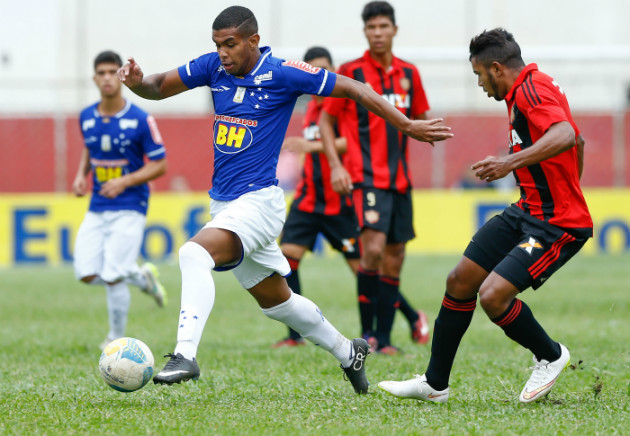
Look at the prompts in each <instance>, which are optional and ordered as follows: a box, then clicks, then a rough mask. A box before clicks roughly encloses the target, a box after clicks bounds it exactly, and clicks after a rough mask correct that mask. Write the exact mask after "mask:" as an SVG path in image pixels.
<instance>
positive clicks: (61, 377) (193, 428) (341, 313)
mask: <svg viewBox="0 0 630 436" xmlns="http://www.w3.org/2000/svg"><path fill="white" fill-rule="evenodd" d="M629 260H630V259H629V257H628V256H627V255H626V256H621V255H610V256H599V257H589V256H581V255H578V256H577V257H576V258H575V259H574V260H572V261H571V262H569V264H568V265H566V266H565V267H564V268H563V269H562V270H561V271H559V272H558V273H557V274H556V275H555V276H554V277H553V278H552V279H551V280H549V282H548V283H546V284H545V286H544V287H543V288H542V289H540V290H539V291H536V292H534V291H532V290H528V291H527V292H526V293H525V294H524V295H523V299H524V300H525V301H526V302H527V304H528V305H530V307H531V308H532V310H533V311H534V314H535V315H536V317H537V319H538V320H539V321H540V322H541V324H543V326H545V328H546V329H547V330H548V332H549V333H550V334H551V336H552V337H553V338H555V339H557V340H559V341H561V342H563V343H564V344H566V345H567V346H568V347H569V349H570V350H571V355H572V366H571V367H570V368H569V369H568V370H567V371H566V372H565V373H564V374H563V375H562V376H561V378H560V381H559V382H558V384H557V385H556V387H555V388H554V390H553V391H552V393H551V394H550V395H549V397H548V398H547V399H545V400H544V401H542V402H540V403H535V404H530V405H521V404H520V403H519V402H518V394H519V392H520V390H521V388H522V386H523V384H524V383H525V381H526V380H527V378H528V377H529V374H530V370H529V369H528V367H529V366H531V364H532V361H531V354H530V353H529V352H527V351H526V350H523V349H521V348H520V347H519V346H518V345H516V344H515V343H513V342H511V341H510V340H509V339H507V338H506V337H505V336H504V335H503V332H502V331H501V330H500V329H499V328H498V327H496V326H494V325H493V324H492V323H491V322H490V321H489V320H488V319H487V318H486V316H485V314H484V313H483V311H482V310H481V308H480V307H478V308H477V313H476V314H475V318H474V319H473V323H472V326H471V328H470V329H469V331H468V333H467V334H466V336H465V337H464V340H463V343H462V346H461V348H460V350H459V353H458V358H457V360H456V361H455V367H454V371H453V375H452V378H451V397H450V400H449V402H448V403H447V404H445V405H434V404H426V403H421V402H417V401H413V400H399V399H396V398H394V397H391V396H389V395H387V394H386V393H384V392H383V391H380V390H379V389H378V388H377V387H376V383H377V382H378V381H380V380H383V379H392V378H393V379H402V378H409V377H411V376H412V375H413V374H415V373H422V372H424V370H425V368H426V364H427V361H428V357H429V350H430V347H429V346H419V345H414V344H412V343H411V340H410V338H409V329H408V326H407V323H406V321H405V320H404V318H403V317H402V316H401V315H397V316H398V317H397V319H396V324H395V326H394V334H393V339H394V343H395V344H397V345H399V346H400V347H401V348H402V349H403V351H404V354H403V355H402V356H397V357H390V356H380V355H371V356H370V357H369V358H368V360H367V369H368V377H369V379H370V381H371V383H372V387H371V388H370V390H371V392H370V394H369V395H366V396H357V395H355V394H354V392H353V390H352V387H351V386H350V383H348V382H345V381H344V380H343V378H342V373H341V370H340V369H339V366H338V364H337V362H336V360H335V359H334V358H333V357H332V356H330V355H328V354H327V353H325V352H323V351H322V350H320V349H318V348H317V347H315V346H313V345H311V344H309V345H307V346H305V347H299V348H298V349H279V350H277V349H272V348H271V347H270V345H271V344H272V343H273V342H275V341H276V340H278V339H280V338H281V337H282V336H284V335H285V334H286V330H285V327H284V326H283V325H281V324H278V323H277V322H275V321H271V320H269V319H267V318H266V317H265V316H264V315H262V313H261V312H260V310H259V309H258V307H257V306H256V304H255V302H254V300H253V299H252V298H251V297H250V296H249V295H248V294H247V292H246V291H244V290H242V289H240V288H239V286H238V284H237V282H236V281H235V279H234V278H233V276H232V275H231V273H219V274H215V280H216V282H217V298H216V302H215V306H214V310H213V313H212V315H211V316H210V320H209V321H208V324H207V325H206V330H205V335H204V338H203V340H202V343H201V347H200V349H199V354H198V361H199V364H200V367H201V378H200V380H199V381H198V382H197V383H192V382H191V383H187V384H183V385H180V386H171V387H165V386H155V385H153V384H149V385H147V386H146V387H145V388H143V389H142V390H140V391H137V392H134V393H131V394H123V393H119V392H116V391H114V390H112V389H110V388H109V387H107V386H106V385H105V384H104V383H103V382H102V380H101V378H100V376H99V374H98V358H99V356H100V350H99V348H98V345H99V343H100V342H101V341H102V340H103V339H104V337H105V334H106V332H107V317H106V309H105V291H104V290H103V288H99V287H88V286H85V285H82V284H79V283H77V282H75V281H74V278H73V274H72V270H71V268H69V267H60V268H36V267H23V268H15V269H11V270H0V290H1V295H2V302H1V303H0V319H1V321H0V337H1V339H0V344H1V346H0V350H1V357H2V358H1V359H0V435H18V434H19V435H21V434H24V435H69V434H85V435H209V434H216V435H432V434H436V435H447V434H449V435H451V434H452V435H461V434H469V435H486V434H491V435H578V434H580V435H587V434H588V435H618V434H630V384H629V380H630V369H629V364H630V262H629ZM456 261H457V257H424V256H423V257H420V256H417V257H409V258H408V259H407V261H406V264H405V268H404V274H403V278H402V283H403V292H404V293H405V294H406V296H407V297H408V299H409V300H410V301H411V302H412V303H413V304H415V305H416V306H417V307H422V308H423V309H424V310H426V312H427V313H428V315H429V317H430V320H431V324H432V322H433V320H434V319H435V316H436V314H437V310H438V309H439V305H440V303H441V299H442V295H443V291H444V280H445V277H446V274H447V273H448V271H449V270H450V269H451V267H452V266H453V265H454V264H455V262H456ZM160 267H161V271H162V278H163V281H164V283H165V285H167V287H168V288H169V289H170V300H171V304H170V306H169V307H167V308H166V309H159V308H158V307H156V306H155V305H154V303H153V301H152V300H150V299H149V298H147V297H146V296H145V295H143V294H141V293H140V292H137V291H136V290H135V289H133V291H134V292H133V293H132V308H131V313H130V320H129V325H128V327H127V334H128V336H134V337H138V338H140V339H142V340H143V341H145V342H146V343H147V344H148V345H149V346H150V347H151V349H152V351H153V354H154V355H155V357H156V366H157V367H158V369H161V367H162V366H163V365H164V363H165V361H166V359H164V358H162V357H161V356H162V355H163V354H165V353H167V352H170V351H172V349H173V346H174V342H175V334H176V332H175V331H176V323H177V317H178V309H179V282H180V277H179V269H178V267H177V265H160ZM302 268H303V269H302V270H301V278H302V283H303V284H302V286H303V289H304V294H305V295H306V296H308V297H311V298H312V299H313V300H314V301H315V302H316V303H317V304H318V305H319V306H320V308H321V309H322V310H323V312H324V314H325V315H326V316H327V317H328V318H329V319H330V320H331V321H332V322H333V324H335V325H336V326H337V327H338V328H339V329H340V330H341V331H342V332H344V333H345V334H346V335H347V336H350V337H353V336H355V335H356V334H358V311H357V308H356V305H355V299H356V298H355V286H354V278H353V277H352V276H351V274H350V272H349V270H348V269H347V267H346V266H345V263H344V262H343V261H342V260H341V259H340V258H337V257H333V258H317V257H310V258H308V259H306V260H305V261H304V262H303V267H302Z"/></svg>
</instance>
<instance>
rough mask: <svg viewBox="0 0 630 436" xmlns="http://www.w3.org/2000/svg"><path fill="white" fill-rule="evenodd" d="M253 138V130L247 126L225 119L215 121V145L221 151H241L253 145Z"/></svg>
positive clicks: (226, 152) (234, 152)
mask: <svg viewBox="0 0 630 436" xmlns="http://www.w3.org/2000/svg"><path fill="white" fill-rule="evenodd" d="M253 139H254V137H253V135H252V131H251V130H250V129H249V127H247V126H244V125H241V124H233V123H229V122H225V121H216V122H215V123H214V145H215V148H216V149H217V150H219V151H220V152H221V153H224V154H236V153H240V152H241V151H243V150H246V149H247V148H248V147H249V146H250V145H252V142H253Z"/></svg>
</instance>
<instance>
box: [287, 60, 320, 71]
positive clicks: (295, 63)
mask: <svg viewBox="0 0 630 436" xmlns="http://www.w3.org/2000/svg"><path fill="white" fill-rule="evenodd" d="M282 65H284V66H287V67H293V68H297V69H298V70H302V71H306V72H307V73H311V74H317V73H319V70H321V68H318V67H314V66H312V65H311V64H307V63H306V62H303V61H284V62H282Z"/></svg>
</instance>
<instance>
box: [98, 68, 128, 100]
mask: <svg viewBox="0 0 630 436" xmlns="http://www.w3.org/2000/svg"><path fill="white" fill-rule="evenodd" d="M118 68H120V67H119V66H118V64H116V63H104V64H98V65H97V66H96V70H95V71H94V83H96V86H97V87H98V89H99V90H100V91H101V97H114V96H116V95H118V94H119V93H120V90H121V86H122V84H121V82H120V80H118V76H117V75H116V71H118Z"/></svg>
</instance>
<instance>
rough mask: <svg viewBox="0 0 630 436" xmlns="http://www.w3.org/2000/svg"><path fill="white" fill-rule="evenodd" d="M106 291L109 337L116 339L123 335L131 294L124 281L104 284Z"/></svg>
mask: <svg viewBox="0 0 630 436" xmlns="http://www.w3.org/2000/svg"><path fill="white" fill-rule="evenodd" d="M105 289H106V291H107V310H108V312H109V334H108V335H107V337H108V338H109V339H112V340H113V339H118V338H122V337H123V336H125V328H126V327H127V314H128V313H129V303H130V302H131V296H130V294H129V287H128V286H127V284H126V283H125V282H118V283H116V284H114V285H107V284H106V285H105Z"/></svg>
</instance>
